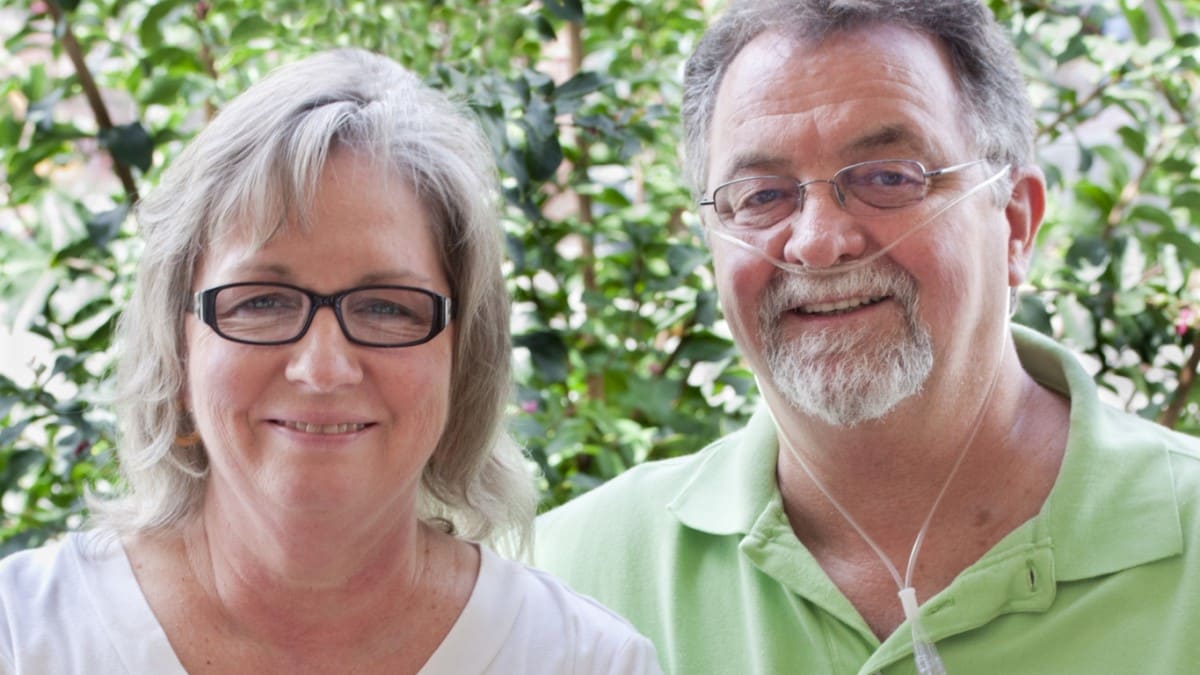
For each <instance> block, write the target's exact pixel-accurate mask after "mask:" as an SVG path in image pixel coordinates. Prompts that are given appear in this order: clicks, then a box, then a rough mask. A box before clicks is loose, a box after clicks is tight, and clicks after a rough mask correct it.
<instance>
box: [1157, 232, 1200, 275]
mask: <svg viewBox="0 0 1200 675" xmlns="http://www.w3.org/2000/svg"><path fill="white" fill-rule="evenodd" d="M1158 241H1159V243H1161V244H1170V245H1172V246H1174V247H1175V250H1176V251H1178V252H1179V255H1180V256H1182V257H1183V258H1185V259H1186V260H1187V261H1188V262H1190V263H1192V264H1193V265H1196V266H1197V267H1200V243H1196V240H1195V239H1193V238H1192V237H1190V236H1188V235H1186V234H1184V233H1183V232H1178V231H1175V230H1170V231H1166V232H1162V233H1161V234H1159V235H1158Z"/></svg>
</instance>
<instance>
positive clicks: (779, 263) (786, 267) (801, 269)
mask: <svg viewBox="0 0 1200 675" xmlns="http://www.w3.org/2000/svg"><path fill="white" fill-rule="evenodd" d="M1010 166H1011V165H1010V164H1005V165H1004V167H1003V168H1002V169H1000V171H998V172H996V174H995V175H993V176H992V177H991V178H988V179H987V180H985V181H983V182H982V183H980V184H978V185H976V186H975V187H972V188H971V189H970V190H967V191H965V192H963V193H962V194H960V195H958V196H957V197H955V198H954V199H951V200H950V201H948V202H946V204H945V205H943V206H942V207H941V208H939V209H938V210H936V211H934V212H933V213H932V214H931V215H930V216H929V217H928V218H926V219H925V220H922V221H921V222H919V223H917V224H916V225H914V226H912V227H911V228H909V229H908V231H906V232H904V233H903V234H901V235H900V236H899V237H896V238H895V239H894V240H892V242H891V243H890V244H888V245H886V246H884V247H883V248H881V249H879V250H878V251H875V252H874V253H872V254H870V255H867V256H864V257H862V258H859V259H858V260H853V261H850V262H847V263H842V264H838V265H833V266H832V267H811V266H809V265H800V264H796V263H790V262H786V261H784V260H780V259H778V258H776V257H774V256H772V255H771V254H770V253H767V252H766V251H764V250H763V249H762V248H759V247H758V246H755V245H754V244H751V243H750V242H748V241H746V240H744V239H741V238H740V237H738V236H737V235H735V234H732V233H730V232H727V231H725V230H723V229H721V226H720V225H716V226H713V227H709V228H707V229H708V231H709V232H711V233H712V234H713V235H715V236H717V237H719V238H720V239H722V240H724V241H726V242H729V243H730V244H733V245H734V246H737V247H738V248H740V249H742V250H745V251H748V252H750V253H753V254H754V255H756V256H758V257H760V258H763V259H764V260H766V261H767V262H769V263H771V264H772V265H774V266H776V267H778V268H779V269H781V270H783V271H785V272H792V273H793V274H810V275H833V274H842V273H843V272H849V271H851V270H856V269H859V268H861V267H866V266H867V265H870V264H871V263H873V262H875V261H876V260H878V259H879V258H881V257H883V256H884V255H886V254H887V252H888V251H890V250H892V249H893V248H895V247H896V246H898V245H899V244H900V242H902V241H904V240H905V239H907V238H908V237H910V236H912V234H913V233H914V232H918V231H920V230H922V229H924V228H925V227H927V226H928V225H929V224H930V223H932V222H933V221H935V220H937V219H938V216H941V215H942V214H943V213H945V212H946V211H949V210H950V209H952V208H954V207H955V206H957V205H958V204H959V203H960V202H962V201H963V200H965V199H968V198H969V197H971V195H974V194H975V193H977V192H979V191H980V190H982V189H983V188H985V187H987V186H989V185H991V184H992V183H995V182H996V181H998V180H1000V179H1001V178H1003V177H1004V176H1006V175H1007V174H1008V171H1009V168H1010ZM784 222H786V220H785V221H784ZM775 227H779V226H778V225H776V226H775ZM784 229H786V228H779V230H780V231H783V230H784Z"/></svg>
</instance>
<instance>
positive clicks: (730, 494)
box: [667, 403, 779, 535]
mask: <svg viewBox="0 0 1200 675" xmlns="http://www.w3.org/2000/svg"><path fill="white" fill-rule="evenodd" d="M778 447H779V444H778V443H777V442H776V436H775V422H774V420H773V419H772V418H771V413H770V411H769V410H767V407H766V404H765V403H760V404H759V406H758V409H757V410H756V411H755V413H754V415H753V416H752V417H751V418H750V421H749V422H748V423H747V424H746V426H745V427H743V428H742V429H740V430H738V431H736V432H734V433H733V434H730V435H729V436H726V437H724V438H722V439H720V440H718V441H716V442H715V443H713V444H712V445H710V446H709V447H708V448H707V449H706V450H704V451H703V456H702V457H701V459H700V463H699V464H698V465H697V466H696V468H695V470H693V472H692V475H691V477H690V478H689V479H688V480H687V482H685V483H684V484H683V487H681V488H680V489H679V492H678V493H676V495H675V498H674V499H673V500H672V501H671V503H670V504H668V505H667V509H668V510H669V511H670V512H671V513H673V514H675V517H676V518H678V519H679V522H681V523H683V524H684V525H686V526H688V527H690V528H692V529H694V530H699V531H701V532H707V533H709V534H714V535H726V534H745V533H747V532H749V531H750V528H751V527H752V526H753V525H754V522H755V521H756V520H758V517H759V515H760V514H761V513H762V512H763V509H764V508H766V505H767V503H768V502H769V501H770V500H771V499H772V498H773V497H775V495H777V494H778V493H779V490H778V487H777V485H776V480H775V459H776V456H777V455H778Z"/></svg>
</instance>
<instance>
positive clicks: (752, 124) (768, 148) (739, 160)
mask: <svg viewBox="0 0 1200 675" xmlns="http://www.w3.org/2000/svg"><path fill="white" fill-rule="evenodd" d="M881 38H887V39H888V40H887V42H886V43H884V44H882V45H881V44H878V41H879V39H881ZM930 71H934V72H930ZM938 71H940V77H939V73H938ZM954 89H955V88H954V84H953V82H952V80H951V78H950V68H949V59H948V55H946V54H945V53H944V50H942V49H939V48H938V46H937V43H936V42H935V41H933V40H932V39H931V38H929V37H928V36H925V35H923V34H920V33H915V32H913V31H910V30H908V29H904V28H895V27H886V26H878V27H873V28H870V29H869V30H868V29H860V30H856V31H851V32H849V33H844V34H838V35H836V36H829V37H827V38H826V39H825V40H822V41H821V42H819V43H817V44H815V45H813V44H806V43H800V42H798V41H797V40H795V39H793V38H791V37H788V36H786V35H783V34H779V33H765V34H763V35H760V36H758V37H757V38H755V39H754V40H752V41H751V42H750V44H748V45H746V47H744V48H743V49H742V50H741V51H740V52H739V54H738V55H737V57H735V59H734V60H733V62H732V63H731V64H730V67H729V69H728V70H727V72H726V74H725V76H724V77H723V78H722V83H721V86H720V88H719V90H718V93H717V98H716V102H715V103H716V105H715V107H714V112H713V125H712V128H711V129H710V133H711V137H710V140H711V144H710V146H709V147H710V151H711V154H710V156H709V161H710V167H709V170H710V177H711V178H713V179H720V178H722V177H727V176H729V175H731V174H732V173H734V172H738V171H742V170H751V169H753V168H756V167H769V166H777V165H779V164H780V163H781V162H785V161H787V160H789V159H794V158H795V157H796V156H797V155H798V154H799V153H797V150H796V148H795V147H791V145H790V144H789V141H794V140H795V138H798V137H800V136H803V135H804V134H805V133H806V132H807V133H815V134H817V135H819V136H820V137H821V139H822V144H823V145H824V146H825V147H824V148H823V153H824V154H826V155H829V154H833V155H835V156H839V157H851V158H859V159H872V158H876V157H872V156H871V154H870V153H871V152H872V151H874V150H880V151H896V152H898V151H904V152H905V153H906V154H909V155H912V156H914V157H925V156H927V155H928V152H929V151H930V149H931V145H932V144H931V142H930V139H929V138H928V136H929V134H930V133H931V131H932V129H931V128H929V127H931V126H932V127H933V128H936V127H937V126H939V125H932V124H931V122H932V121H933V118H934V117H936V116H937V115H940V114H943V113H944V111H945V110H950V111H951V115H954V113H953V111H954V110H957V103H958V101H957V96H956V93H955V90H954ZM923 127H924V128H923Z"/></svg>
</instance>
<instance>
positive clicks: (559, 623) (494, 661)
mask: <svg viewBox="0 0 1200 675" xmlns="http://www.w3.org/2000/svg"><path fill="white" fill-rule="evenodd" d="M480 549H481V551H480V552H481V556H480V569H479V578H478V579H477V581H476V583H475V589H474V591H473V592H472V594H471V598H470V600H469V601H468V602H467V606H466V607H465V608H464V609H463V612H462V614H461V615H460V616H459V620H458V622H457V623H456V624H455V626H454V628H453V629H451V632H450V634H449V635H448V636H447V637H446V640H445V641H444V642H443V644H442V646H441V647H439V649H438V652H439V653H438V654H435V657H438V656H442V655H445V654H449V653H455V652H457V653H461V651H460V649H459V647H458V646H456V645H467V644H470V645H472V648H471V650H470V652H471V653H472V654H473V655H474V656H475V657H476V658H477V659H478V663H475V664H465V663H461V662H460V663H457V664H454V666H455V668H457V670H454V669H453V668H450V667H448V666H449V664H445V663H443V664H440V665H441V666H446V667H445V669H443V667H430V666H433V665H435V664H436V663H437V661H438V659H437V658H435V659H431V663H430V664H429V665H427V669H426V670H422V675H425V674H426V673H442V672H447V673H449V672H480V673H512V672H539V673H574V674H578V675H588V674H591V673H613V674H616V673H622V674H625V673H629V674H634V675H638V674H651V673H661V670H660V669H659V666H658V657H657V654H656V653H655V651H654V647H653V645H651V643H650V641H649V640H648V639H647V638H645V637H644V636H642V635H641V634H640V633H638V632H637V630H636V629H634V628H633V626H632V625H631V624H630V623H629V622H628V621H626V620H625V619H623V618H622V617H620V616H619V615H618V614H616V613H615V612H613V611H611V610H609V609H608V608H606V607H604V606H603V605H601V604H600V603H598V602H596V601H595V600H593V599H592V598H589V597H587V596H585V595H582V594H580V593H576V592H575V591H573V590H571V588H570V587H568V586H567V585H566V584H565V583H563V582H562V581H560V580H559V579H557V578H556V577H554V576H552V575H550V574H548V573H546V572H543V571H541V570H537V569H533V568H531V567H528V566H526V565H524V564H522V563H520V562H516V561H513V560H508V559H506V558H502V557H500V556H499V555H497V554H495V553H493V552H492V551H490V550H488V549H487V548H485V547H480Z"/></svg>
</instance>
